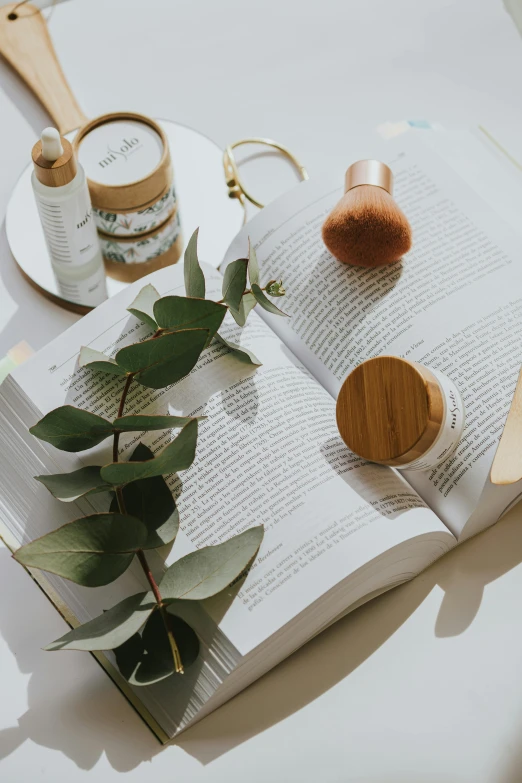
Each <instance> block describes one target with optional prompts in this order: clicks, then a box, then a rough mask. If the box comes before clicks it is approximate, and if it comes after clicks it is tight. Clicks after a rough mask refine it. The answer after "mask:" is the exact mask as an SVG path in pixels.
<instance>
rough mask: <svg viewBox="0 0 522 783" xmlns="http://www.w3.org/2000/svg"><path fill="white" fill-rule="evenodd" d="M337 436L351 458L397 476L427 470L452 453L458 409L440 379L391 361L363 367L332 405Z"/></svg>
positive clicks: (451, 387) (450, 387)
mask: <svg viewBox="0 0 522 783" xmlns="http://www.w3.org/2000/svg"><path fill="white" fill-rule="evenodd" d="M337 426H338V428H339V433H340V435H341V437H342V439H343V440H344V442H345V443H346V445H347V446H348V448H350V449H351V450H352V451H353V452H354V453H355V454H357V455H358V456H360V457H362V458H363V459H366V460H369V461H371V462H378V463H380V464H382V465H391V466H392V467H395V468H399V469H401V470H429V469H430V468H434V467H436V466H437V465H439V464H440V463H441V462H443V461H444V460H445V459H447V458H448V457H449V456H450V455H451V453H452V452H453V451H454V450H455V448H456V447H457V445H458V443H459V441H460V439H461V436H462V430H463V428H464V406H463V403H462V398H461V396H460V393H459V390H458V389H457V387H456V386H455V384H454V383H453V382H452V381H451V380H450V379H449V378H447V377H446V376H445V375H443V374H442V373H440V372H438V371H435V370H430V369H428V368H427V367H424V366H423V365H421V364H417V363H416V362H410V361H407V360H406V359H400V358H399V357H397V356H378V357H376V358H375V359H369V360H368V361H366V362H363V363H362V364H360V365H359V366H358V367H356V368H355V370H353V372H351V373H350V375H349V376H348V377H347V378H346V380H345V381H344V383H343V385H342V388H341V391H340V393H339V397H338V399H337Z"/></svg>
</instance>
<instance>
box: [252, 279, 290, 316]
mask: <svg viewBox="0 0 522 783" xmlns="http://www.w3.org/2000/svg"><path fill="white" fill-rule="evenodd" d="M252 293H253V294H254V296H255V298H256V301H257V303H258V304H259V305H261V307H262V308H263V310H266V311H267V312H268V313H273V314H274V315H285V316H287V317H288V315H287V313H283V311H282V310H280V309H279V307H276V306H275V304H274V303H273V302H271V301H270V299H268V297H266V296H265V295H264V293H263V291H262V290H261V289H260V287H259V286H258V285H257V283H252Z"/></svg>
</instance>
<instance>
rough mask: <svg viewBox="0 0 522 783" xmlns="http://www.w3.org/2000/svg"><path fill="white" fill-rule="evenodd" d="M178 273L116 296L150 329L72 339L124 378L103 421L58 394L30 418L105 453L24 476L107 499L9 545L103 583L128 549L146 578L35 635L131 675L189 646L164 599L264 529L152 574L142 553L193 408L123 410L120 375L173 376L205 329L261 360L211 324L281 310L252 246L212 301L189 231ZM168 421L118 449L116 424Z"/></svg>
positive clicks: (192, 442) (170, 536) (186, 594)
mask: <svg viewBox="0 0 522 783" xmlns="http://www.w3.org/2000/svg"><path fill="white" fill-rule="evenodd" d="M184 276H185V291H186V296H178V295H169V296H164V297H161V296H160V294H159V293H158V292H157V291H156V289H155V288H154V287H153V286H152V285H150V284H148V285H146V286H145V287H144V288H143V289H142V290H141V291H140V292H139V294H138V296H137V297H136V298H135V300H134V301H133V302H132V304H131V305H130V306H129V307H128V310H129V312H130V313H132V314H133V315H134V316H135V317H136V318H137V319H138V320H140V321H141V322H142V323H144V324H147V326H148V327H149V328H150V329H151V330H152V332H153V334H152V336H150V337H146V338H145V339H142V340H141V341H140V342H136V343H132V344H130V345H126V346H124V347H123V348H120V350H118V351H117V353H116V355H115V356H114V358H113V357H110V356H107V355H105V354H103V353H100V352H99V351H96V350H94V349H92V348H89V347H83V348H82V349H81V350H80V355H79V362H78V363H79V366H80V367H81V368H86V369H87V368H88V369H89V370H90V371H93V372H96V373H103V374H105V375H109V376H112V377H113V378H120V379H123V378H125V383H124V386H123V389H122V392H121V397H120V400H119V404H118V412H117V416H116V418H115V419H114V420H112V421H110V420H108V419H106V418H103V417H102V416H99V415H97V414H94V413H90V412H89V411H88V410H84V409H80V408H75V407H74V406H72V405H63V406H61V407H59V408H56V409H55V410H53V411H50V412H49V413H48V414H47V415H46V416H44V417H43V418H42V419H41V420H40V421H39V422H38V423H37V424H36V425H34V427H31V430H30V431H31V433H32V434H33V435H34V436H35V437H37V438H39V439H41V440H43V441H46V442H47V443H50V444H51V445H52V446H53V447H55V448H57V449H61V450H63V451H68V452H81V451H85V450H87V449H92V448H94V447H95V446H97V445H98V444H100V443H102V441H104V440H106V439H107V438H112V462H111V463H109V464H106V465H92V464H91V465H88V466H85V467H82V468H80V469H78V470H75V471H72V472H71V473H57V474H53V475H45V476H36V478H37V480H38V481H40V482H41V483H42V484H43V485H44V486H45V487H46V488H47V489H48V490H49V492H51V494H52V495H54V497H55V498H57V499H58V500H62V501H74V500H76V499H78V498H80V497H83V496H86V495H90V494H93V493H107V492H110V493H112V496H113V499H112V501H111V504H110V508H109V510H108V511H106V512H102V513H96V514H91V515H90V516H87V517H80V518H78V519H75V520H73V521H72V522H68V523H67V524H65V525H62V527H59V528H57V529H56V530H53V531H51V532H50V533H47V534H46V535H44V536H42V537H41V538H39V539H36V540H35V541H31V542H30V543H28V544H25V545H24V546H22V547H20V549H18V550H17V552H16V553H15V555H14V557H15V558H16V560H18V561H19V562H20V563H22V564H23V565H25V566H27V567H32V568H41V569H43V570H44V571H45V570H46V571H49V572H51V573H54V574H57V575H58V576H60V577H62V578H64V579H69V580H71V581H72V582H75V583H76V584H80V585H83V586H85V587H99V586H102V585H108V584H110V583H111V582H113V581H114V580H116V579H118V577H120V576H121V575H122V574H123V573H124V572H125V571H126V569H127V568H128V567H129V566H130V564H131V562H132V561H133V559H134V556H136V557H137V559H138V562H139V563H140V566H141V568H142V570H143V572H144V574H145V576H146V578H147V582H148V584H149V586H150V590H147V591H145V592H140V593H137V594H136V595H133V596H128V597H127V598H124V599H123V600H122V601H120V602H119V603H118V604H116V605H115V606H113V607H112V608H110V609H107V610H106V611H104V612H102V614H100V615H99V616H98V617H95V618H94V619H92V620H90V621H89V622H87V623H84V624H83V625H81V626H78V627H77V628H74V629H73V630H71V631H69V632H68V633H66V634H65V635H64V636H62V637H61V638H60V639H57V640H56V641H54V642H52V643H51V644H50V645H49V646H48V647H47V649H48V650H59V649H78V650H88V651H100V650H113V651H114V654H115V657H116V662H117V664H118V667H119V669H120V672H121V673H122V675H123V676H124V677H125V678H126V679H127V680H128V682H129V683H131V684H132V685H148V684H152V683H154V682H159V681H160V680H163V679H165V678H166V677H170V676H171V675H172V674H175V673H176V674H181V673H183V671H184V669H185V668H187V667H188V666H190V665H191V664H192V663H194V661H195V660H196V659H197V657H198V654H199V639H198V636H197V634H196V632H195V631H194V629H193V628H191V627H190V625H189V624H188V623H186V622H185V621H184V620H183V619H182V618H180V617H176V615H175V614H174V613H173V612H172V611H169V609H172V608H173V606H172V605H173V604H174V602H176V601H179V600H180V599H182V600H183V601H184V602H187V601H202V600H205V599H207V598H210V597H212V596H214V595H216V594H217V593H220V592H221V591H223V590H225V589H226V588H227V587H228V586H229V585H231V584H233V583H234V582H235V581H236V580H237V579H238V578H239V577H240V576H241V575H244V573H245V571H246V569H248V567H249V565H250V564H251V563H252V562H253V560H254V558H255V556H256V554H257V551H258V549H259V546H260V544H261V541H262V538H263V532H264V531H263V526H262V525H257V526H255V527H251V528H249V529H247V530H245V531H244V532H243V533H240V534H239V535H236V536H232V537H231V538H229V539H227V540H226V541H224V542H223V543H221V544H216V545H215V546H206V547H201V548H200V549H196V551H194V552H192V553H190V554H188V555H185V556H184V557H182V558H180V559H179V560H177V561H175V562H174V563H172V564H171V565H170V566H169V567H168V568H167V569H166V570H165V573H164V574H163V576H162V578H161V580H160V581H159V582H156V579H155V578H154V575H153V574H152V571H151V568H150V565H149V562H148V559H147V554H146V553H147V552H148V551H149V550H155V549H159V548H160V547H163V546H165V545H171V544H172V543H173V542H174V541H175V539H176V536H177V534H178V530H179V525H180V521H179V512H178V509H177V506H176V501H175V499H174V498H173V496H172V492H171V490H170V488H169V486H168V484H167V482H166V479H165V478H164V477H165V476H167V475H170V474H174V473H179V472H180V471H183V470H187V469H188V468H190V467H191V466H192V464H193V462H194V460H195V457H196V445H197V436H198V417H190V416H188V417H187V416H170V415H165V416H160V415H153V414H141V413H139V412H138V411H136V412H134V411H132V412H130V413H129V414H127V415H126V414H125V407H126V403H127V399H128V394H129V390H130V387H131V385H132V383H133V382H136V383H138V384H139V385H140V386H142V387H144V388H148V389H164V388H166V387H169V386H172V385H173V384H176V383H178V382H179V381H181V380H182V379H183V378H185V377H186V376H187V375H189V373H190V372H191V371H192V370H193V369H194V368H195V367H196V365H197V363H198V361H199V358H200V356H201V354H202V352H203V351H204V350H205V349H206V348H207V347H208V346H209V344H210V343H211V341H212V340H213V339H215V340H217V341H218V342H219V343H220V344H221V345H223V346H225V347H226V349H227V350H228V352H229V353H230V355H231V356H233V357H235V358H236V359H237V360H239V361H241V362H243V363H246V364H248V365H250V366H251V367H252V366H253V367H256V366H259V365H260V364H261V362H260V361H259V360H258V359H257V358H256V357H255V356H254V354H253V353H252V352H251V351H250V350H249V349H248V348H244V347H242V346H241V345H237V344H235V343H233V342H231V341H230V340H228V339H226V338H225V337H223V335H222V334H220V332H219V330H220V328H221V325H222V323H223V321H224V319H225V316H226V315H227V313H230V315H231V316H232V317H233V319H234V320H235V322H236V324H237V325H238V326H240V327H242V326H244V325H245V323H246V321H247V318H248V315H249V313H250V312H251V311H252V310H253V308H254V307H256V306H257V305H259V306H260V307H262V308H263V309H264V310H266V311H267V312H269V313H272V314H274V315H285V313H283V312H282V311H281V310H280V309H279V308H278V307H276V305H275V304H274V302H273V301H271V300H270V299H269V298H268V296H271V297H280V296H283V295H284V293H285V291H284V288H283V284H282V281H277V280H271V281H270V282H269V283H267V284H266V285H264V286H262V285H261V282H260V274H259V265H258V262H257V258H256V254H255V250H254V248H253V247H252V246H251V247H250V251H249V257H248V259H245V258H241V259H237V260H236V261H232V262H231V263H230V264H229V265H228V266H227V268H226V269H225V272H224V275H223V286H222V297H223V298H222V299H221V300H220V301H219V302H215V301H213V300H211V299H207V298H206V296H205V293H206V290H205V289H206V284H205V276H204V274H203V270H202V269H201V267H200V265H199V261H198V256H197V232H195V233H194V235H193V236H192V238H191V240H190V241H189V244H188V247H187V250H186V252H185V265H184ZM247 280H248V281H249V284H247ZM267 295H268V296H267ZM219 356H220V355H219V354H218V355H217V356H216V357H215V358H217V359H219ZM173 429H179V430H180V432H179V433H178V434H177V436H176V437H174V438H173V439H172V440H171V441H170V442H169V443H168V444H167V445H166V446H165V447H164V448H163V449H161V450H160V451H159V452H157V453H156V454H155V453H153V452H152V451H151V449H150V448H149V447H148V446H146V445H145V443H143V442H141V441H140V442H139V443H138V445H137V446H136V447H135V448H134V450H133V452H132V454H131V455H130V458H129V460H128V461H123V460H120V455H119V443H120V436H121V434H122V433H123V432H148V431H157V430H169V431H172V430H173ZM160 618H161V619H160Z"/></svg>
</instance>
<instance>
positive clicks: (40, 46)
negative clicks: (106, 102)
mask: <svg viewBox="0 0 522 783" xmlns="http://www.w3.org/2000/svg"><path fill="white" fill-rule="evenodd" d="M0 54H1V55H3V57H5V59H6V60H7V61H8V63H9V64H10V65H11V66H12V67H13V68H14V69H15V71H17V72H18V74H19V75H20V76H21V77H22V79H23V80H24V81H25V83H26V84H27V85H28V87H30V88H31V90H32V91H33V92H34V94H35V95H36V97H37V98H38V99H39V100H40V102H41V103H43V105H44V106H45V108H46V109H47V111H48V112H49V114H50V115H51V117H52V118H53V120H54V122H55V124H56V126H57V128H58V130H59V131H60V133H61V134H62V136H63V135H64V134H65V133H68V132H69V131H71V130H74V129H75V128H78V127H79V126H80V125H83V124H84V123H85V122H86V121H87V118H86V116H85V114H84V113H83V111H82V110H81V109H80V107H79V106H78V103H77V101H76V99H75V97H74V95H73V93H72V92H71V88H70V87H69V85H68V84H67V80H66V79H65V76H64V75H63V71H62V69H61V67H60V63H59V62H58V58H57V57H56V53H55V51H54V47H53V44H52V41H51V37H50V35H49V31H48V29H47V24H46V22H45V19H44V17H43V16H42V14H41V13H40V11H39V9H38V8H36V7H35V6H34V5H29V4H24V5H22V4H21V3H11V4H10V5H4V6H1V7H0Z"/></svg>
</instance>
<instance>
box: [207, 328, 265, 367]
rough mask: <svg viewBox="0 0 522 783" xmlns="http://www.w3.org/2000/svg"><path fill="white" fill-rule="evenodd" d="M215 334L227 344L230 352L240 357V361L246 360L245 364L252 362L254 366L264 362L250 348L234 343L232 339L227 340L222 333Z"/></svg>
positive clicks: (220, 340)
mask: <svg viewBox="0 0 522 783" xmlns="http://www.w3.org/2000/svg"><path fill="white" fill-rule="evenodd" d="M214 336H215V338H216V340H217V341H218V342H219V343H221V344H222V345H226V347H227V348H228V349H229V351H230V353H231V354H233V356H235V357H236V359H239V361H240V362H244V363H245V364H252V365H253V366H254V367H261V365H262V362H260V361H259V359H258V358H257V356H256V355H255V354H254V353H252V351H250V350H249V349H248V348H242V347H241V346H240V345H237V343H233V342H232V341H231V340H225V338H224V337H222V336H221V335H220V334H216V335H214Z"/></svg>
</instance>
